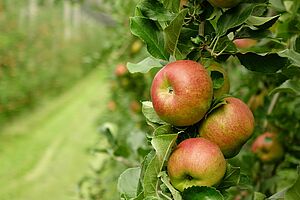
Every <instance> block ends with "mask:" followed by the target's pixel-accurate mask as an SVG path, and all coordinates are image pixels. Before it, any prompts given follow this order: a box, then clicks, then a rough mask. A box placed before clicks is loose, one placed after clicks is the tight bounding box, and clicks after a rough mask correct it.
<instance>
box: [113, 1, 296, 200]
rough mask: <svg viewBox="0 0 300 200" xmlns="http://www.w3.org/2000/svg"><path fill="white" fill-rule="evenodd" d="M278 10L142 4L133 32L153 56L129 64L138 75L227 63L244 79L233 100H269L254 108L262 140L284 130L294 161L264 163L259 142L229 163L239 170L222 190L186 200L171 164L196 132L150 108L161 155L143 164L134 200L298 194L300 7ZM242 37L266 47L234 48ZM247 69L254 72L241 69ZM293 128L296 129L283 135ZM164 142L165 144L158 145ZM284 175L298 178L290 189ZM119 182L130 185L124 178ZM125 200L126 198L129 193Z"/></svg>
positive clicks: (264, 4)
mask: <svg viewBox="0 0 300 200" xmlns="http://www.w3.org/2000/svg"><path fill="white" fill-rule="evenodd" d="M270 3H271V4H268V1H249V2H248V1H247V2H245V3H240V4H238V5H237V6H235V7H233V8H230V9H224V10H223V9H219V8H215V7H213V6H211V5H210V4H209V3H208V2H207V1H201V0H200V1H196V0H190V1H188V2H187V3H186V5H184V6H183V8H180V7H179V1H172V2H171V1H158V0H156V1H149V0H142V1H140V2H139V3H138V4H137V6H136V11H135V16H134V17H131V18H130V27H131V31H132V33H133V34H134V35H136V36H138V37H139V38H140V39H141V40H143V41H144V43H145V44H146V45H147V50H148V52H149V54H150V55H151V57H149V58H146V59H145V60H144V61H142V62H140V63H138V64H136V65H133V64H132V63H130V64H128V68H129V69H130V71H134V72H142V73H145V72H148V71H149V70H150V69H152V68H154V67H155V68H156V67H159V66H163V65H164V64H166V63H168V62H171V61H174V60H180V59H191V60H195V61H198V62H202V63H209V62H207V61H208V60H214V61H217V62H224V63H223V65H224V66H226V67H227V68H228V71H229V72H231V73H229V76H230V77H233V78H232V79H235V80H237V82H235V84H234V85H235V88H234V90H233V93H235V94H238V96H240V97H241V98H243V99H244V100H250V99H251V98H252V97H253V99H255V98H256V96H258V95H259V94H260V93H262V94H263V95H261V96H260V97H259V98H261V99H264V100H265V101H266V103H265V104H264V105H263V104H262V103H261V102H259V103H260V105H251V104H250V103H251V102H250V101H249V106H250V107H251V106H252V107H251V108H252V110H253V111H254V114H255V116H256V130H255V133H254V137H256V136H257V135H259V134H262V133H263V131H266V130H272V131H274V130H276V132H279V134H280V137H281V138H282V141H285V142H282V143H283V144H284V145H285V151H286V154H285V158H284V160H282V161H281V162H280V163H273V164H264V163H262V162H261V161H259V160H258V158H257V157H255V155H254V154H253V153H251V152H250V149H249V144H250V143H252V140H251V141H250V142H249V143H248V145H246V146H245V148H244V149H243V151H242V152H241V153H240V154H239V155H238V156H236V157H235V158H233V159H230V160H228V162H229V163H231V164H232V165H233V166H239V167H233V166H231V165H229V166H228V169H227V171H231V172H230V173H229V172H227V175H226V176H225V178H224V180H223V181H222V183H221V184H220V185H219V186H218V187H217V188H212V187H208V188H195V189H191V191H190V192H188V195H189V196H188V197H186V194H187V193H184V192H183V193H182V194H180V193H179V192H178V191H176V189H174V188H173V186H172V185H171V184H170V183H169V181H168V180H169V179H168V175H167V172H166V161H167V160H168V156H169V154H170V151H171V149H172V148H173V147H174V146H175V145H176V144H175V143H174V138H173V137H175V138H177V139H176V140H177V143H178V142H180V141H181V140H183V139H184V138H185V136H184V135H186V134H187V132H189V133H192V134H191V135H189V136H190V137H194V136H195V135H193V131H191V130H195V129H194V128H195V127H190V128H189V127H188V128H186V129H181V128H178V127H173V126H171V125H168V124H166V123H165V122H163V121H162V120H160V119H159V118H158V117H157V116H156V115H155V111H154V110H153V108H152V107H151V102H145V103H143V111H144V115H145V117H146V119H147V121H148V124H149V125H151V126H152V127H153V128H154V130H153V133H152V134H148V135H147V136H148V140H149V141H150V142H151V144H152V147H153V150H152V151H150V153H149V154H148V155H147V156H146V157H145V159H144V161H143V163H142V168H141V175H140V178H139V182H140V185H139V187H137V191H136V195H135V196H134V197H132V196H131V198H130V199H181V198H187V199H193V198H195V199H196V198H198V199H199V198H200V197H201V196H202V195H203V196H205V197H206V198H210V195H212V196H214V195H215V196H214V197H212V198H214V199H216V198H220V199H233V198H239V199H251V198H254V199H265V198H266V196H271V195H272V194H274V193H276V192H279V190H280V188H281V187H290V188H294V187H296V184H297V183H295V184H294V186H291V185H293V182H294V181H295V177H296V176H295V175H296V174H297V172H296V170H295V168H296V166H297V165H299V156H298V155H299V144H297V142H296V141H299V134H297V133H299V119H298V118H297V116H298V115H299V111H298V110H297V109H294V110H290V112H289V113H287V112H286V110H287V108H286V107H290V108H292V107H293V108H296V107H297V106H296V105H298V101H297V98H296V97H297V96H298V95H299V93H298V92H299V91H298V89H297V88H298V87H297V85H298V84H299V81H300V80H299V79H298V77H299V67H300V65H299V60H298V59H299V49H298V42H299V39H298V38H299V31H298V27H297V26H294V24H291V22H292V21H293V22H295V21H297V22H299V19H298V17H299V16H298V11H299V5H298V3H297V2H291V1H279V0H274V1H270ZM290 4H292V6H291V5H290ZM291 7H293V8H291ZM285 19H287V21H285ZM283 24H284V25H285V26H283ZM287 24H288V25H287ZM279 27H280V28H279ZM282 27H285V28H284V29H283V28H282ZM283 32H284V33H285V34H283ZM287 35H288V36H287ZM237 38H255V39H256V40H257V41H258V43H257V45H255V46H253V47H250V48H248V49H238V48H236V47H235V45H234V43H233V41H234V40H235V39H237ZM155 60H156V61H155ZM240 64H241V65H243V66H244V67H245V68H246V69H247V70H248V71H245V70H244V69H241V68H240V69H238V67H239V65H240ZM230 65H233V66H230ZM243 70H244V71H243ZM235 75H238V76H235ZM270 75H271V76H270ZM234 76H235V77H234ZM212 78H214V77H212ZM215 82H219V81H215ZM257 83H258V84H257ZM265 91H266V92H265ZM278 92H280V94H279V93H278ZM267 93H269V94H270V96H267ZM279 96H280V98H279ZM254 102H255V100H254ZM287 102H289V103H287ZM258 107H260V108H259V109H257V108H258ZM151 109H152V111H151ZM295 115H296V118H295ZM285 120H286V122H284V121H285ZM288 121H291V123H292V124H289V125H288V126H289V127H285V128H284V129H283V127H284V126H286V125H287V124H288ZM187 130H188V131H187ZM184 132H186V133H185V134H184ZM158 137H159V138H160V140H159V141H160V142H159V143H157V142H156V141H157V139H158ZM253 139H254V138H253ZM159 158H163V160H161V159H159ZM266 172H267V173H266ZM284 172H285V173H288V174H294V176H293V175H291V177H293V178H291V179H289V180H285V181H286V182H285V183H284V181H283V176H282V175H281V174H282V173H284ZM161 174H163V175H164V176H162V175H161ZM274 180H280V181H278V182H277V181H274ZM119 181H120V182H119V184H122V182H123V181H124V179H122V180H121V179H119ZM127 181H128V180H127ZM283 185H284V186H283ZM213 191H216V192H213ZM288 191H293V189H289V190H288ZM263 193H264V194H263ZM121 195H125V196H126V191H123V192H122V193H121ZM199 195H200V196H199ZM286 195H287V196H289V194H288V193H287V194H286ZM293 195H296V192H294V193H293ZM293 195H291V196H293ZM217 196H220V197H217ZM201 198H202V197H201ZM287 198H288V197H287ZM125 199H126V198H125Z"/></svg>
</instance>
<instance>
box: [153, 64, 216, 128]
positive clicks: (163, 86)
mask: <svg viewBox="0 0 300 200" xmlns="http://www.w3.org/2000/svg"><path fill="white" fill-rule="evenodd" d="M212 97H213V85H212V80H211V78H210V76H209V73H208V71H207V70H206V69H205V68H204V66H203V65H201V64H200V63H197V62H195V61H191V60H178V61H175V62H172V63H169V64H167V65H166V66H165V67H163V68H162V69H161V70H160V71H159V72H158V73H157V74H156V75H155V77H154V79H153V82H152V86H151V99H152V103H153V107H154V110H155V111H156V113H157V115H158V116H159V117H160V118H161V119H162V120H164V121H166V122H168V123H170V124H173V125H175V126H190V125H193V124H195V123H197V122H198V121H200V120H201V119H202V118H203V117H204V115H205V113H206V112H207V111H208V109H209V107H210V105H211V102H212Z"/></svg>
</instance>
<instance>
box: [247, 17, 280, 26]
mask: <svg viewBox="0 0 300 200" xmlns="http://www.w3.org/2000/svg"><path fill="white" fill-rule="evenodd" d="M279 17H280V15H276V16H273V17H257V16H250V17H249V18H248V19H247V21H246V23H247V24H248V25H250V26H255V27H256V28H259V29H268V28H270V27H271V26H272V25H273V24H274V23H275V22H276V21H277V20H278V18H279Z"/></svg>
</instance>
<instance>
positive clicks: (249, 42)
mask: <svg viewBox="0 0 300 200" xmlns="http://www.w3.org/2000/svg"><path fill="white" fill-rule="evenodd" d="M233 43H234V44H235V46H236V47H237V48H239V49H247V48H250V47H253V46H254V45H256V43H257V40H254V39H251V38H241V39H235V40H233Z"/></svg>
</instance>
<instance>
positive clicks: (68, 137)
mask: <svg viewBox="0 0 300 200" xmlns="http://www.w3.org/2000/svg"><path fill="white" fill-rule="evenodd" d="M107 93H108V88H107V85H106V83H105V73H104V71H103V70H101V69H100V70H99V69H97V70H96V71H94V72H93V73H91V74H90V75H88V76H87V77H85V78H84V79H83V80H81V81H80V82H79V83H77V84H76V85H75V86H74V87H73V88H71V89H70V90H68V91H67V92H66V93H64V94H63V95H61V96H60V97H57V98H55V99H53V100H51V101H48V102H45V103H43V104H41V105H39V106H38V108H37V109H35V110H34V111H32V112H31V113H27V114H26V115H24V116H21V117H20V118H18V119H17V120H15V121H14V122H12V123H10V124H8V125H7V126H6V127H4V128H2V129H1V133H0V199H1V200H41V199H43V200H68V199H76V198H75V197H76V183H77V181H78V180H79V179H80V178H81V177H82V175H83V174H84V173H85V172H86V171H87V169H88V160H89V159H91V157H89V156H88V154H87V153H86V152H85V150H86V148H87V147H89V146H90V145H91V144H93V142H94V140H95V139H96V137H97V134H96V128H97V121H96V120H97V117H99V115H100V114H101V112H102V111H103V110H104V109H105V106H104V105H106V103H105V102H106V99H107V97H108V96H107Z"/></svg>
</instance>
